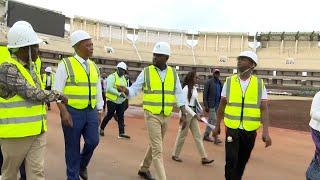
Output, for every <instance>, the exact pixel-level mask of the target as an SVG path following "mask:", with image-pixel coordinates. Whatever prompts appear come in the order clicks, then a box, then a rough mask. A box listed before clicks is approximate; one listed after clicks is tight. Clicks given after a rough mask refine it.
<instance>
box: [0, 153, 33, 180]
mask: <svg viewBox="0 0 320 180" xmlns="http://www.w3.org/2000/svg"><path fill="white" fill-rule="evenodd" d="M2 163H3V156H2V151H1V147H0V176H1V167H2ZM26 179H27V178H26V170H25V167H24V161H23V162H22V164H21V166H20V180H26Z"/></svg>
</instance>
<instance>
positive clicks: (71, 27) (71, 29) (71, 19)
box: [70, 18, 74, 33]
mask: <svg viewBox="0 0 320 180" xmlns="http://www.w3.org/2000/svg"><path fill="white" fill-rule="evenodd" d="M73 29H74V24H73V18H70V33H71V32H73Z"/></svg>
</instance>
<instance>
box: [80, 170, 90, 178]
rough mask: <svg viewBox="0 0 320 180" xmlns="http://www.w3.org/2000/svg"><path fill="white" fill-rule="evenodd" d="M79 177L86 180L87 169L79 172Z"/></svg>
mask: <svg viewBox="0 0 320 180" xmlns="http://www.w3.org/2000/svg"><path fill="white" fill-rule="evenodd" d="M79 175H80V177H81V178H82V179H83V180H88V170H87V168H85V169H82V170H80V173H79Z"/></svg>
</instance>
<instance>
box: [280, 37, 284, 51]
mask: <svg viewBox="0 0 320 180" xmlns="http://www.w3.org/2000/svg"><path fill="white" fill-rule="evenodd" d="M283 44H284V40H281V44H280V54H282V53H283Z"/></svg>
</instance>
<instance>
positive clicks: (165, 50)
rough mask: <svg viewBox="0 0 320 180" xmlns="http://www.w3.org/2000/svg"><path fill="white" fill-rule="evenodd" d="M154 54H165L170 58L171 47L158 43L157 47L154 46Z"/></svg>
mask: <svg viewBox="0 0 320 180" xmlns="http://www.w3.org/2000/svg"><path fill="white" fill-rule="evenodd" d="M152 52H153V53H155V54H164V55H168V56H170V54H171V50H170V45H169V44H168V43H167V42H157V43H156V45H154V48H153V51H152Z"/></svg>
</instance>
